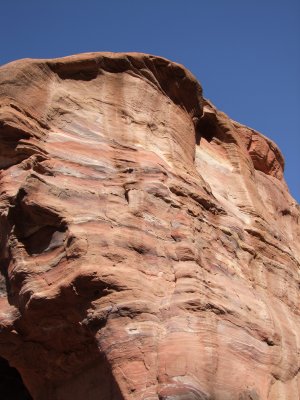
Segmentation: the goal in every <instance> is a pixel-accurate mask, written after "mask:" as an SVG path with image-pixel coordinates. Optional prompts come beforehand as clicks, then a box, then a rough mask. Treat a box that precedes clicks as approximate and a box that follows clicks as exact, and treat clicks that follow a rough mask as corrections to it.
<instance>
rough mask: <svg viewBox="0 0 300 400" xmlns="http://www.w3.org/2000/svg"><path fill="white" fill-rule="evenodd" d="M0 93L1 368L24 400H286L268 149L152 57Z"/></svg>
mask: <svg viewBox="0 0 300 400" xmlns="http://www.w3.org/2000/svg"><path fill="white" fill-rule="evenodd" d="M0 83H1V86H0V143H1V147H0V167H1V175H0V176H1V180H0V189H1V194H0V215H1V266H2V273H3V276H4V277H5V278H6V285H4V282H2V286H1V288H2V289H1V293H2V297H1V299H0V304H1V308H0V326H1V332H0V356H1V357H3V358H5V359H6V360H8V362H9V363H10V365H11V366H13V367H15V368H17V370H18V371H19V372H20V374H21V376H22V378H23V381H24V382H25V385H26V387H27V388H28V389H29V391H30V393H31V395H32V397H33V398H34V399H36V400H50V399H51V400H69V399H72V400H81V399H85V400H95V399H97V400H118V399H126V400H158V399H160V400H163V399H164V400H200V399H201V400H208V399H209V400H250V399H251V400H299V399H300V395H299V391H300V390H299V387H300V378H299V376H300V375H299V367H300V363H299V351H300V350H299V349H300V333H299V332H300V329H299V328H300V317H299V311H300V310H299V259H300V242H299V238H300V228H299V217H300V213H299V205H297V204H296V202H295V201H294V199H293V198H292V197H291V196H290V194H289V192H288V189H287V187H286V184H285V182H284V179H283V158H282V156H281V153H280V151H279V150H278V148H277V147H276V145H275V144H274V143H273V142H272V141H270V140H269V139H267V138H265V137H264V136H262V135H261V134H260V133H258V132H256V131H254V130H253V129H250V128H248V127H245V126H243V125H241V124H239V123H236V122H234V121H232V120H231V119H229V118H228V117H227V116H226V115H225V114H224V113H221V112H219V111H217V110H216V109H215V108H214V106H213V105H212V104H211V103H209V102H208V101H205V100H203V98H202V90H201V87H200V85H199V84H198V83H197V81H196V80H195V78H194V77H193V76H192V75H191V74H190V73H189V72H188V71H187V70H186V69H184V68H183V67H182V66H180V65H178V64H175V63H171V62H170V61H168V60H165V59H163V58H159V57H153V56H149V55H144V54H113V53H92V54H83V55H78V56H72V57H66V58H62V59H55V60H21V61H16V62H13V63H10V64H8V65H5V66H3V67H1V68H0ZM5 286H6V287H7V292H5V290H4V288H5Z"/></svg>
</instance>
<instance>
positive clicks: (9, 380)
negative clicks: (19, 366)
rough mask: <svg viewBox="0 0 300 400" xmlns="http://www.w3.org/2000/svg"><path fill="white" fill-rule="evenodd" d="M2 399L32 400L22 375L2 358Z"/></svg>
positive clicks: (0, 360)
mask: <svg viewBox="0 0 300 400" xmlns="http://www.w3.org/2000/svg"><path fill="white" fill-rule="evenodd" d="M0 398H1V400H32V397H31V396H30V394H29V392H28V390H27V389H26V387H25V385H24V383H23V381H22V378H21V375H20V374H19V372H18V371H17V370H16V369H15V368H12V367H10V365H9V364H8V362H7V360H5V358H2V357H0Z"/></svg>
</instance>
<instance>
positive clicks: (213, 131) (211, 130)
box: [196, 113, 222, 145]
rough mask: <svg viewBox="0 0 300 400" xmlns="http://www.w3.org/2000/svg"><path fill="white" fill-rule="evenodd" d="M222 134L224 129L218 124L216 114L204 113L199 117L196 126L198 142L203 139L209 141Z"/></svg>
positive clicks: (198, 143)
mask: <svg viewBox="0 0 300 400" xmlns="http://www.w3.org/2000/svg"><path fill="white" fill-rule="evenodd" d="M221 135H222V129H221V128H220V126H219V125H218V122H217V120H216V116H215V114H212V113H204V115H203V117H202V118H200V119H199V121H198V123H197V127H196V144H197V145H200V142H201V139H202V138H203V139H205V140H207V141H208V142H209V143H210V142H211V141H212V140H213V139H214V138H218V137H220V136H221Z"/></svg>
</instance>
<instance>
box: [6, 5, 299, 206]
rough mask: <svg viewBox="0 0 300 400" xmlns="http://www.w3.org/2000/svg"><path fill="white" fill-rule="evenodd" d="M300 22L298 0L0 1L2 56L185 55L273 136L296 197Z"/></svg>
mask: <svg viewBox="0 0 300 400" xmlns="http://www.w3.org/2000/svg"><path fill="white" fill-rule="evenodd" d="M299 21H300V1H299V0H282V1H279V0H205V1H202V0H185V1H182V0H151V1H150V0H139V1H137V0H105V1H101V0H98V1H97V0H60V1H58V0H51V1H43V0H26V1H24V0H13V1H3V2H2V4H1V24H0V34H1V47H0V49H1V51H0V64H4V63H7V62H9V61H12V60H15V59H19V58H25V57H32V58H51V57H60V56H65V55H69V54H75V53H80V52H88V51H141V52H145V53H152V54H157V55H161V56H164V57H166V58H169V59H171V60H174V61H177V62H179V63H182V64H184V65H185V66H186V67H187V68H189V69H190V70H191V71H192V72H193V73H194V75H196V77H197V78H198V79H199V81H200V82H201V84H202V85H203V88H204V95H205V97H207V98H209V99H210V100H211V101H212V102H213V103H214V104H215V105H216V106H217V107H218V108H219V109H221V110H222V111H224V112H226V113H227V114H228V115H229V116H230V117H231V118H234V119H236V120H237V121H239V122H241V123H244V124H246V125H248V126H251V127H253V128H254V129H257V130H259V131H260V132H262V133H263V134H265V135H266V136H268V137H270V138H271V139H273V140H274V141H275V142H276V143H277V144H278V145H279V147H280V148H281V150H282V152H283V154H284V156H285V159H286V173H285V176H286V180H287V182H288V185H289V187H290V190H291V193H292V194H293V196H294V197H295V198H296V199H297V201H298V202H300V177H299V166H300V165H299V164H300V158H299V152H300V135H299V133H300V24H299Z"/></svg>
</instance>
